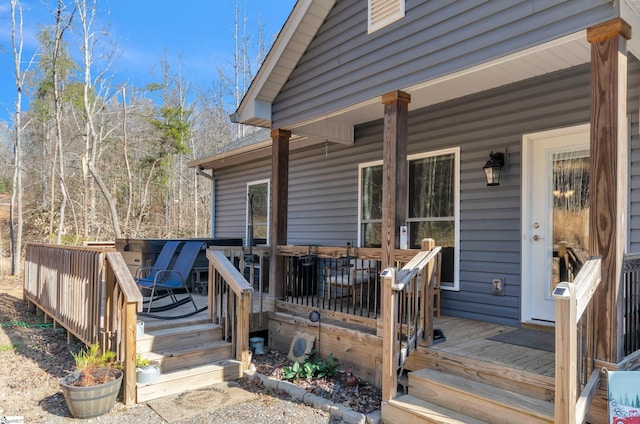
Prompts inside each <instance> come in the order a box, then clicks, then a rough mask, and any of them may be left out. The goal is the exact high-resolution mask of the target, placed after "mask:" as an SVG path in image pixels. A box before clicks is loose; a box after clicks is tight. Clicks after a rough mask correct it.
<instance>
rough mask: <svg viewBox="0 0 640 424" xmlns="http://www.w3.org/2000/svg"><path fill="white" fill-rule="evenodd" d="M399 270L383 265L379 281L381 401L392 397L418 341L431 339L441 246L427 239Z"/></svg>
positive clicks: (427, 343)
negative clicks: (404, 366) (436, 271)
mask: <svg viewBox="0 0 640 424" xmlns="http://www.w3.org/2000/svg"><path fill="white" fill-rule="evenodd" d="M422 246H423V249H424V250H422V251H420V253H418V254H417V255H416V256H415V257H414V258H413V259H411V260H410V261H409V262H408V263H407V264H406V265H405V266H404V267H403V268H402V269H400V270H397V269H396V268H386V269H385V270H384V271H383V272H382V275H381V282H382V300H383V311H384V312H383V316H382V321H383V323H382V400H383V401H385V402H386V401H389V400H391V399H393V398H395V397H396V394H397V386H398V371H399V370H400V369H401V368H402V366H403V365H404V363H405V361H406V359H407V358H408V357H409V355H410V354H411V352H413V351H414V350H415V349H416V348H417V347H418V345H419V344H422V343H423V342H426V343H424V344H426V345H429V344H431V342H432V340H433V301H432V299H433V295H434V290H435V287H434V284H433V274H434V266H435V264H436V263H437V260H438V255H440V250H441V248H440V247H439V246H437V247H435V246H434V242H433V240H431V239H426V240H423V243H422Z"/></svg>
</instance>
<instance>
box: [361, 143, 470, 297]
mask: <svg viewBox="0 0 640 424" xmlns="http://www.w3.org/2000/svg"><path fill="white" fill-rule="evenodd" d="M452 153H453V155H454V174H455V175H454V228H455V230H454V232H455V234H454V238H455V241H454V243H455V246H454V258H455V260H454V263H453V280H454V281H453V286H441V289H442V290H451V291H459V290H460V147H452V148H448V149H441V150H433V151H429V152H422V153H416V154H413V155H408V156H407V162H411V161H412V160H417V159H422V158H426V157H433V156H441V155H447V154H452ZM382 164H383V161H381V160H378V161H373V162H365V163H361V164H358V243H357V245H358V247H362V169H363V168H368V167H371V166H379V165H382ZM407 178H409V176H408V174H407ZM408 201H409V194H407V202H408ZM405 207H406V208H408V207H409V206H408V204H407V205H405Z"/></svg>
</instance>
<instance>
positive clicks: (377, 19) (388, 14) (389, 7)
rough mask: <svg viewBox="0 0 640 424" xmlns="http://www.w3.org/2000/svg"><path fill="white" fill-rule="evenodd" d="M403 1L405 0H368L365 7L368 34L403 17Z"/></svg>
mask: <svg viewBox="0 0 640 424" xmlns="http://www.w3.org/2000/svg"><path fill="white" fill-rule="evenodd" d="M404 2H405V0H369V4H368V6H369V7H368V8H367V11H368V19H367V22H368V32H369V34H371V33H372V32H374V31H377V30H379V29H381V28H384V27H385V26H387V25H389V24H390V23H392V22H395V21H397V20H398V19H402V18H404Z"/></svg>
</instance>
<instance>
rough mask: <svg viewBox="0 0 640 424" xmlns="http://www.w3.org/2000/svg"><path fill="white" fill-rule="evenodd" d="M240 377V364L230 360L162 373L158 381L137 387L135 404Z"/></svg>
mask: <svg viewBox="0 0 640 424" xmlns="http://www.w3.org/2000/svg"><path fill="white" fill-rule="evenodd" d="M240 377H242V367H241V363H240V362H239V361H236V360H232V359H225V360H221V361H216V362H213V363H210V364H207V365H198V366H193V367H185V368H182V369H178V370H173V371H169V372H165V371H164V370H163V371H162V374H161V375H160V381H158V382H156V383H152V384H146V385H138V386H137V387H136V389H137V402H138V403H140V402H146V401H149V400H152V399H157V398H161V397H164V396H169V395H174V394H178V393H182V392H186V391H187V390H196V389H201V388H203V387H207V386H210V385H212V384H216V383H222V382H224V381H231V380H236V379H238V378H240Z"/></svg>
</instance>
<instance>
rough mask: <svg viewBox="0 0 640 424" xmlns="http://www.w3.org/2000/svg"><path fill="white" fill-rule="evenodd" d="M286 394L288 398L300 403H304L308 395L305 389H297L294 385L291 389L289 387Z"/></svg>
mask: <svg viewBox="0 0 640 424" xmlns="http://www.w3.org/2000/svg"><path fill="white" fill-rule="evenodd" d="M278 387H280V386H278ZM287 393H289V396H291V397H292V398H294V399H295V400H297V401H300V402H302V401H304V398H305V397H306V396H307V394H308V393H307V391H306V390H305V389H303V388H302V387H297V386H295V385H294V386H293V387H290V388H289V390H288V391H287Z"/></svg>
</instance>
